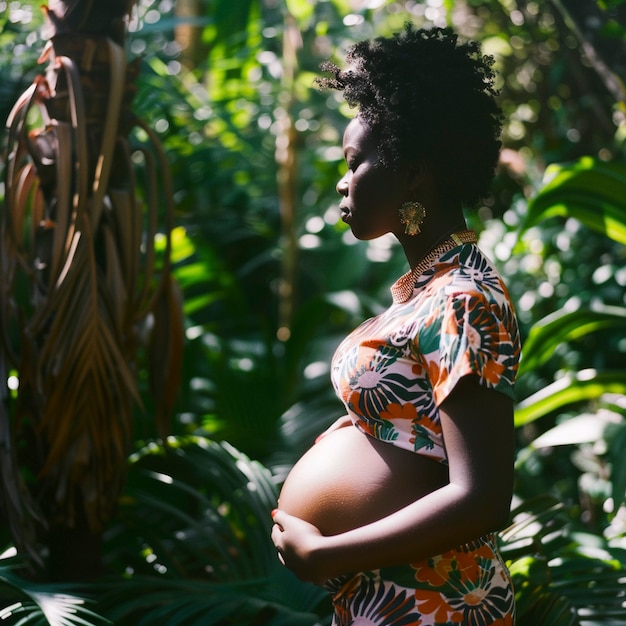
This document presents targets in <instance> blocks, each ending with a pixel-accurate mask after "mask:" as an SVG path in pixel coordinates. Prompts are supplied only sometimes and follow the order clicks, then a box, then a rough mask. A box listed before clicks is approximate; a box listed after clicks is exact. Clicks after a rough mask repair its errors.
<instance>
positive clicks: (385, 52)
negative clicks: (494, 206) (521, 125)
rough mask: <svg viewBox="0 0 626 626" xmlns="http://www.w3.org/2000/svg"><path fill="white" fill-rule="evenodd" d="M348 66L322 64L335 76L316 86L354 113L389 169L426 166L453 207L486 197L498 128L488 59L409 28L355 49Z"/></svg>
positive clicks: (445, 32) (445, 34)
mask: <svg viewBox="0 0 626 626" xmlns="http://www.w3.org/2000/svg"><path fill="white" fill-rule="evenodd" d="M346 60H347V62H348V63H349V64H350V65H351V67H350V68H349V69H348V70H346V71H342V70H341V69H340V68H339V67H338V66H337V65H335V64H334V63H331V62H326V63H323V64H322V66H321V67H322V70H323V71H324V72H328V73H330V74H332V76H331V77H323V78H318V79H317V83H318V84H319V85H320V86H321V87H323V88H331V89H338V90H340V91H343V94H344V97H345V99H346V102H347V103H348V104H349V105H350V106H353V107H358V109H359V117H360V119H361V120H362V121H363V122H364V123H365V124H367V125H368V126H369V127H370V128H372V130H374V131H375V132H376V133H377V134H378V138H379V142H380V143H379V147H380V150H381V154H382V157H383V159H384V161H385V162H386V163H388V164H390V165H394V164H397V163H399V162H400V161H402V160H412V161H417V160H421V161H423V162H424V163H425V164H426V166H427V167H428V168H429V169H430V170H431V172H432V173H433V175H434V177H435V180H436V181H437V183H438V185H439V190H440V193H442V194H444V197H445V198H446V199H448V200H450V201H452V202H457V203H461V204H463V205H466V206H468V205H469V206H471V205H475V204H476V203H477V202H478V201H479V200H480V199H481V198H483V197H484V196H486V195H487V194H488V192H489V187H490V185H491V182H492V180H493V176H494V171H495V166H496V164H497V161H498V155H499V152H500V140H499V136H500V131H501V128H502V114H501V111H500V107H499V105H498V103H497V101H496V96H497V95H498V92H497V90H496V89H495V88H494V78H495V74H494V72H493V70H492V65H493V57H491V56H485V55H483V54H482V53H481V49H480V45H479V44H478V43H477V42H474V41H470V42H467V43H460V42H459V40H458V36H457V35H456V34H455V33H454V32H453V31H452V30H451V29H449V28H432V29H416V28H415V27H414V26H413V25H412V24H410V23H407V24H406V25H405V27H404V30H402V31H401V32H399V33H396V34H395V35H393V36H391V37H388V38H386V37H377V38H376V39H373V40H368V41H362V42H360V43H357V44H355V45H353V46H352V47H351V48H350V49H349V50H348V54H347V57H346Z"/></svg>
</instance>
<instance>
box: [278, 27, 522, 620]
mask: <svg viewBox="0 0 626 626" xmlns="http://www.w3.org/2000/svg"><path fill="white" fill-rule="evenodd" d="M348 62H349V63H350V64H351V66H350V68H349V69H348V70H346V71H342V70H340V69H339V68H338V67H337V66H335V65H333V64H330V63H328V64H325V66H324V69H325V70H326V71H328V72H329V73H330V77H327V78H323V79H320V83H321V84H322V86H323V87H326V88H334V89H339V90H341V91H343V94H344V97H345V98H346V100H347V102H348V103H349V104H350V105H351V106H354V107H355V108H356V109H357V113H356V116H355V117H354V119H352V120H351V121H350V123H349V124H348V126H347V128H346V130H345V134H344V140H343V149H344V154H345V159H346V162H347V172H346V174H345V175H344V177H343V178H342V179H341V180H340V181H339V183H338V184H337V191H338V192H339V194H340V195H341V196H342V200H341V204H340V209H341V215H342V219H343V220H344V221H345V222H346V223H347V224H348V225H349V226H350V228H351V230H352V232H353V233H354V235H355V236H356V237H357V238H358V239H362V240H371V239H373V238H375V237H380V236H381V235H384V234H386V233H393V234H394V235H395V236H396V237H397V239H398V241H399V242H400V244H401V245H402V248H403V250H404V253H405V255H406V258H407V261H408V263H409V266H410V268H411V269H410V271H408V272H407V273H406V274H405V275H404V276H402V277H400V278H399V279H398V280H397V281H396V283H395V284H394V285H393V286H392V287H391V296H392V304H391V306H390V307H389V308H388V309H387V310H386V311H385V312H384V313H382V314H381V315H378V316H377V317H374V318H372V319H369V320H367V321H365V322H364V323H363V324H362V325H361V326H360V327H358V328H357V329H356V330H355V331H354V332H353V333H352V334H350V335H349V336H348V337H347V338H346V339H345V340H344V341H343V343H342V344H341V345H340V346H339V348H338V349H337V352H336V353H335V356H334V357H333V362H332V382H333V385H334V386H335V389H336V391H337V394H338V395H339V397H340V398H341V400H342V401H343V403H344V404H345V407H346V410H347V415H346V416H345V417H343V418H341V419H340V420H338V421H337V422H336V423H335V424H334V425H333V426H331V427H330V428H329V429H328V430H327V431H326V432H325V433H323V434H322V435H321V436H320V437H319V438H318V440H317V442H316V443H315V445H314V446H313V447H312V448H311V449H310V450H309V451H308V452H307V453H306V454H305V455H304V456H303V457H302V459H301V460H300V461H299V462H298V463H297V464H296V465H295V467H294V468H293V470H292V471H291V473H290V474H289V476H288V477H287V480H286V481H285V484H284V486H283V490H282V492H281V495H280V501H279V508H278V509H277V510H275V511H274V512H273V517H274V527H273V530H272V539H273V541H274V543H275V545H276V547H277V549H278V552H279V555H280V558H281V560H282V561H283V563H284V564H285V565H286V566H287V567H288V568H290V569H291V570H293V571H294V572H295V573H296V575H298V576H299V577H300V578H302V579H304V580H309V581H313V582H316V583H318V584H324V585H325V586H326V587H327V588H328V589H329V591H330V592H331V594H332V597H333V605H334V617H333V624H334V625H335V626H348V625H350V624H353V625H358V626H367V625H370V624H372V625H373V624H375V625H385V626H393V625H415V626H417V625H419V626H429V625H430V626H434V625H445V624H463V625H468V626H490V625H511V624H513V623H514V612H515V611H514V597H513V589H512V586H511V581H510V578H509V575H508V572H507V570H506V567H505V565H504V563H503V562H502V560H501V558H500V555H499V554H498V549H497V545H496V541H495V536H494V531H496V530H497V529H499V528H501V527H502V526H503V525H504V524H506V522H507V520H508V515H509V506H510V500H511V493H512V482H513V455H514V437H513V385H514V380H515V374H516V371H517V366H518V360H519V353H520V344H519V334H518V328H517V324H516V320H515V315H514V311H513V307H512V305H511V302H510V299H509V296H508V294H507V290H506V288H505V286H504V284H503V283H502V280H501V278H500V277H499V276H498V274H497V272H496V270H495V269H494V267H493V266H492V264H491V263H490V262H489V260H488V259H486V258H485V257H484V256H483V255H482V253H481V251H480V250H479V249H478V247H477V245H476V237H475V235H474V233H473V232H472V231H469V230H467V228H466V225H465V221H464V217H463V207H465V206H471V205H473V204H476V203H477V202H478V201H479V199H480V198H481V197H482V196H484V195H485V194H486V193H487V192H488V189H489V185H490V183H491V180H492V178H493V173H494V168H495V165H496V162H497V159H498V153H499V147H500V142H499V139H498V136H499V132H500V128H501V115H500V111H499V108H498V106H497V104H496V102H495V95H496V92H495V90H494V87H493V79H494V75H493V72H492V69H491V59H490V58H489V57H485V56H483V55H482V54H481V51H480V48H479V46H478V44H476V43H474V42H469V43H461V42H459V41H458V39H457V37H456V35H455V34H453V33H452V32H451V31H449V30H444V29H432V30H418V29H415V28H413V27H412V26H411V25H407V26H406V27H405V28H404V30H403V31H402V32H401V33H398V34H397V35H395V36H393V37H390V38H382V37H381V38H377V39H374V40H372V41H365V42H362V43H359V44H357V45H355V46H353V47H352V48H351V49H350V51H349V53H348Z"/></svg>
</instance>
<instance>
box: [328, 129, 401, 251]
mask: <svg viewBox="0 0 626 626" xmlns="http://www.w3.org/2000/svg"><path fill="white" fill-rule="evenodd" d="M343 153H344V157H345V159H346V163H347V164H348V171H347V172H346V174H345V175H344V176H343V177H342V178H341V180H340V181H339V182H338V183H337V192H338V193H339V194H340V195H341V196H343V199H342V201H341V203H340V205H339V208H340V210H341V219H342V220H343V221H344V222H346V223H347V224H349V226H350V228H351V230H352V232H353V234H354V236H355V237H356V238H357V239H363V240H369V239H375V238H376V237H380V236H381V235H384V234H386V233H389V232H391V233H394V234H395V235H396V236H398V235H399V234H400V233H402V232H403V231H404V226H403V225H402V224H401V223H400V216H399V213H398V209H399V208H400V206H401V204H402V203H403V202H405V201H406V200H408V199H409V172H408V170H406V169H405V168H402V167H399V168H391V167H390V166H388V165H383V164H382V163H381V157H380V151H379V149H378V144H377V142H376V137H375V135H374V133H373V132H372V131H371V130H370V129H369V128H367V127H366V126H364V125H363V124H362V123H361V121H360V119H359V118H358V117H355V118H354V119H353V120H351V122H350V123H349V124H348V126H347V127H346V130H345V133H344V136H343Z"/></svg>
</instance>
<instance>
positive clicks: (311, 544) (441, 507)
mask: <svg viewBox="0 0 626 626" xmlns="http://www.w3.org/2000/svg"><path fill="white" fill-rule="evenodd" d="M440 415H441V424H442V429H443V435H444V441H445V445H446V450H447V453H448V462H449V472H450V482H449V484H447V485H445V486H444V487H442V488H440V489H437V490H436V491H434V492H432V493H430V494H428V495H426V496H425V497H423V498H420V499H419V500H417V501H415V502H413V503H411V504H410V505H408V506H406V507H404V508H402V509H400V510H399V511H397V512H395V513H393V514H391V515H389V516H387V517H384V518H382V519H380V520H378V521H376V522H373V523H371V524H367V525H366V526H361V527H360V528H356V529H354V530H350V531H348V532H345V533H342V534H339V535H334V536H329V537H324V536H322V535H321V534H320V533H319V531H318V530H317V529H316V528H315V527H314V526H312V525H311V524H308V523H307V522H304V521H303V520H300V519H297V518H294V517H292V516H289V515H287V514H286V513H284V512H282V511H276V512H275V513H274V522H275V527H274V529H273V532H272V539H273V540H274V543H275V545H276V547H277V548H278V550H279V552H280V554H281V555H282V558H283V560H284V562H285V564H286V565H287V567H289V568H290V569H291V570H293V571H294V572H295V574H296V575H297V576H299V577H300V578H302V579H304V580H310V581H313V582H317V583H322V582H324V581H325V580H327V579H329V578H332V577H335V576H337V575H339V574H343V573H346V572H352V571H366V570H370V569H376V568H379V567H384V566H390V565H399V564H404V563H409V562H416V561H420V560H422V559H425V558H428V557H431V556H433V555H436V554H440V553H442V552H445V551H446V550H450V549H452V548H455V547H457V546H459V545H461V544H463V543H467V542H469V541H471V540H473V539H476V538H477V537H480V536H482V535H484V534H486V533H488V532H491V531H494V530H497V529H499V528H501V527H502V526H504V525H505V524H506V522H507V520H508V515H509V507H510V502H511V494H512V487H513V459H514V450H515V446H514V431H513V403H512V401H511V400H510V399H509V398H507V397H506V396H504V395H503V394H501V393H499V392H496V391H493V390H490V389H487V388H485V387H482V386H481V385H479V383H478V381H477V379H476V378H475V377H474V376H468V377H465V378H463V379H461V381H459V383H458V384H457V385H456V387H455V389H454V390H453V392H452V393H451V394H450V396H449V397H448V398H447V399H446V400H445V402H444V403H443V404H442V406H441V407H440ZM363 475H364V478H366V477H367V468H365V467H364V468H363Z"/></svg>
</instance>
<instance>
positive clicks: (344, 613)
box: [326, 535, 515, 626]
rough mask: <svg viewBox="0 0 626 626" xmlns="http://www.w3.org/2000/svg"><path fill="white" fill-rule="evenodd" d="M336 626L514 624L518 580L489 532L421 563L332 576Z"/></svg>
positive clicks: (505, 625) (495, 625)
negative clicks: (513, 580) (505, 563)
mask: <svg viewBox="0 0 626 626" xmlns="http://www.w3.org/2000/svg"><path fill="white" fill-rule="evenodd" d="M326 587H327V588H328V589H329V591H330V592H331V593H332V596H333V606H334V617H333V622H332V626H448V625H453V624H460V625H462V626H513V624H514V623H515V600H514V595H513V585H512V583H511V578H510V576H509V573H508V570H507V569H506V566H505V565H504V563H503V561H502V559H501V557H500V555H499V553H498V549H497V546H496V539H495V536H494V535H488V536H486V537H483V538H481V539H479V540H476V541H474V542H472V543H470V544H466V545H463V546H460V547H459V548H456V549H454V550H450V551H449V552H445V553H444V554H440V555H438V556H435V557H432V558H430V559H427V560H425V561H421V562H419V563H412V564H410V565H406V566H402V567H390V568H382V569H380V570H374V571H370V572H360V573H358V574H354V575H345V576H341V577H339V578H335V579H332V580H330V581H328V583H327V584H326Z"/></svg>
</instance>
